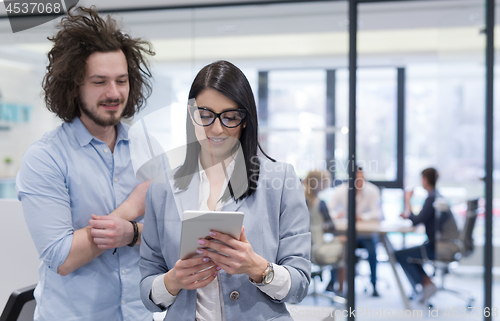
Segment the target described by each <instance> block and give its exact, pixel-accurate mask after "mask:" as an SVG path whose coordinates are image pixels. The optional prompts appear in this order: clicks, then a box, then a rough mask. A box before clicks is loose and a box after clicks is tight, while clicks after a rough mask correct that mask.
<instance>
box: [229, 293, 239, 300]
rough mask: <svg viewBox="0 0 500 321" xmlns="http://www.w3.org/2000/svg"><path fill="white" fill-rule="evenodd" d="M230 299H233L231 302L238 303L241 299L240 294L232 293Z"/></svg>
mask: <svg viewBox="0 0 500 321" xmlns="http://www.w3.org/2000/svg"><path fill="white" fill-rule="evenodd" d="M229 297H230V298H231V300H233V301H236V300H238V298H239V297H240V293H239V292H238V291H233V292H231V294H230V295H229Z"/></svg>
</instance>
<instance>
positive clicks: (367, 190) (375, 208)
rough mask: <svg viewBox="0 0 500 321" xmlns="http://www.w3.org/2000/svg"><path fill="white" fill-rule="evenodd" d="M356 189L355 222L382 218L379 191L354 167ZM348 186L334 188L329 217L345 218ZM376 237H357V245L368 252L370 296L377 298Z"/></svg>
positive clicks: (359, 168) (329, 206) (329, 204)
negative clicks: (371, 288) (371, 287)
mask: <svg viewBox="0 0 500 321" xmlns="http://www.w3.org/2000/svg"><path fill="white" fill-rule="evenodd" d="M354 185H355V189H356V220H359V221H379V220H380V219H381V217H382V211H381V208H380V190H379V188H378V187H377V186H375V185H374V184H372V183H370V182H368V181H366V180H365V177H364V174H363V168H362V167H361V166H356V180H355V182H354ZM348 191H349V184H348V182H345V183H343V184H342V185H340V186H337V187H335V191H334V193H333V195H332V197H331V199H330V200H329V202H328V204H327V205H328V209H329V211H330V215H331V216H332V218H334V219H338V218H344V217H346V210H347V199H348ZM377 242H378V237H377V235H359V236H358V237H357V243H358V244H357V245H358V247H360V248H365V249H366V250H367V251H368V263H369V264H370V273H371V276H370V281H371V283H372V285H373V292H372V296H374V297H378V296H379V293H378V291H377V287H376V284H377V252H376V248H375V246H376V244H377Z"/></svg>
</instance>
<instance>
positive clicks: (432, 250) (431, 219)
mask: <svg viewBox="0 0 500 321" xmlns="http://www.w3.org/2000/svg"><path fill="white" fill-rule="evenodd" d="M437 179H438V172H437V170H436V169H435V168H432V167H430V168H426V169H424V170H423V171H422V187H423V188H424V189H425V190H426V191H427V192H428V195H427V198H426V199H425V202H424V205H423V206H422V210H421V211H420V213H419V214H418V215H415V214H413V213H412V210H411V206H410V200H411V197H412V195H413V191H407V192H405V196H404V197H405V209H404V212H403V214H401V216H402V217H404V218H408V219H410V220H411V221H412V223H413V225H418V224H424V226H425V233H426V234H427V241H426V242H425V243H424V244H422V245H421V246H416V247H411V248H407V249H404V250H400V251H396V252H395V255H396V259H397V260H398V262H399V264H401V267H402V268H403V270H404V271H405V274H406V276H407V277H408V280H410V283H411V285H412V287H413V290H414V291H415V292H418V289H417V285H418V284H420V285H421V286H422V291H421V296H420V302H421V303H424V302H425V301H426V300H427V299H429V298H430V297H431V296H433V295H434V294H435V293H436V292H437V287H436V286H435V285H434V283H432V281H431V279H430V278H429V276H428V275H427V274H426V273H425V271H424V269H423V268H422V262H421V260H422V259H423V254H424V253H425V254H426V255H427V257H428V258H429V259H431V260H432V259H434V258H435V256H436V230H437V229H438V227H437V226H436V210H435V208H434V201H435V200H436V198H440V197H441V195H440V194H439V192H438V191H437V190H436V182H437ZM444 214H447V215H448V216H449V218H450V219H453V218H452V216H451V215H450V213H444ZM443 219H445V218H444V217H443ZM455 226H456V225H455ZM411 259H417V262H412V260H411ZM419 260H420V261H419Z"/></svg>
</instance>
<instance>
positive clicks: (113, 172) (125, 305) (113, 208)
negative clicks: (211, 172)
mask: <svg viewBox="0 0 500 321" xmlns="http://www.w3.org/2000/svg"><path fill="white" fill-rule="evenodd" d="M77 13H78V14H77ZM58 27H59V28H60V31H59V32H58V33H57V34H56V36H55V37H53V38H51V39H50V40H51V41H52V42H53V43H54V46H53V47H52V49H51V50H50V52H49V54H48V57H49V65H48V67H47V74H46V75H45V78H44V81H43V89H44V93H45V101H46V103H47V108H48V109H49V110H50V111H52V112H54V113H55V114H56V115H57V116H58V117H59V118H61V119H62V120H63V121H64V123H63V124H62V125H61V126H59V127H58V128H57V129H55V130H53V131H51V132H49V133H46V134H45V135H44V136H43V137H42V139H40V140H39V141H37V142H35V143H34V144H33V145H32V146H31V147H30V148H29V149H28V150H27V151H26V153H25V154H24V156H23V159H22V162H21V168H20V171H19V174H18V176H17V182H16V186H17V190H18V198H19V199H20V200H21V202H22V206H23V211H24V215H25V218H26V222H27V224H28V228H29V230H30V232H31V235H32V238H33V240H34V242H35V245H36V248H37V250H38V252H39V254H40V260H41V261H42V264H41V265H40V267H39V274H40V279H39V283H38V285H37V287H36V289H35V299H36V302H37V306H36V310H35V320H48V321H54V320H107V321H109V320H131V321H132V320H134V321H135V320H151V319H152V315H151V313H150V312H149V311H147V310H146V309H145V308H144V306H143V305H142V303H141V301H140V297H139V296H140V295H139V281H140V275H139V273H140V272H139V266H138V262H139V246H138V245H137V244H136V243H137V241H138V239H137V238H138V236H139V235H138V234H139V233H140V231H141V230H142V224H141V223H135V222H130V221H133V220H137V221H138V222H140V221H141V220H142V217H141V216H142V215H143V214H144V196H145V192H146V190H147V187H148V183H142V184H139V183H140V182H139V181H138V180H137V179H136V178H135V175H134V172H133V168H132V165H131V159H130V153H129V141H128V136H127V130H128V127H127V126H126V125H124V124H122V123H120V119H121V118H122V117H131V116H133V115H134V113H135V112H136V111H137V110H139V108H141V107H142V106H143V105H144V102H145V99H146V97H147V96H148V95H149V94H150V91H151V87H150V84H149V78H150V77H151V76H150V73H149V69H148V65H147V61H146V60H145V55H146V54H154V53H153V52H152V51H151V49H150V46H149V43H147V42H145V41H142V40H140V39H132V38H131V37H130V36H128V35H127V34H125V33H122V32H121V30H120V29H118V27H117V25H116V22H115V21H114V20H113V19H111V18H110V17H108V18H107V20H103V19H102V18H100V17H99V16H98V15H97V12H96V11H95V10H94V9H84V8H77V9H73V10H71V12H70V13H69V14H68V16H67V17H65V18H63V19H62V20H61V23H60V24H59V26H58ZM127 245H129V246H127Z"/></svg>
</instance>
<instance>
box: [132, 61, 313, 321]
mask: <svg viewBox="0 0 500 321" xmlns="http://www.w3.org/2000/svg"><path fill="white" fill-rule="evenodd" d="M189 99H190V101H189V102H190V103H189V105H190V106H188V116H187V120H186V125H187V139H188V147H187V152H186V158H185V161H184V164H183V165H182V166H180V167H179V168H178V169H177V170H176V172H175V174H174V176H173V178H174V184H173V186H171V185H170V183H169V182H168V181H167V182H166V183H161V182H158V183H157V182H156V181H153V183H152V184H151V186H150V188H149V190H148V193H147V194H146V214H145V219H144V233H143V235H142V237H143V242H142V244H141V256H142V260H141V262H140V266H141V272H142V276H143V280H142V281H141V295H142V299H143V302H144V304H145V305H146V307H147V308H148V309H150V310H151V311H161V310H165V309H168V310H167V314H166V320H181V319H182V320H270V319H273V320H292V318H291V316H290V314H289V313H288V311H287V309H286V306H285V304H284V302H299V301H301V300H302V299H303V298H304V297H305V296H306V294H307V289H308V285H309V281H310V264H311V263H310V261H309V253H310V250H311V243H310V242H311V239H310V233H309V214H308V211H307V207H306V203H305V197H304V192H303V189H302V187H301V184H300V181H299V180H298V178H297V176H296V175H295V172H294V170H293V168H292V167H291V166H290V165H287V164H283V163H279V162H273V161H271V160H269V159H268V158H258V157H257V148H258V146H259V144H258V140H257V137H258V130H257V110H256V106H255V101H254V96H253V93H252V91H251V88H250V84H249V83H248V80H247V79H246V77H245V76H244V74H243V73H242V72H241V70H239V69H238V68H237V67H236V66H234V65H233V64H231V63H229V62H227V61H217V62H214V63H212V64H210V65H207V66H205V67H204V68H203V69H202V70H201V71H200V72H199V73H198V75H197V76H196V78H195V80H194V82H193V84H192V86H191V90H190V93H189ZM189 142H194V143H189ZM240 144H241V145H240ZM240 146H241V148H239V147H240ZM261 151H262V150H261ZM264 155H265V154H264ZM226 173H227V174H226ZM227 179H229V180H230V184H231V185H229V184H228V183H227ZM242 187H244V188H242ZM176 200H177V201H178V202H179V203H180V207H181V208H182V209H183V210H205V211H211V210H221V209H223V210H224V211H241V212H243V213H244V214H245V216H244V221H243V226H244V230H242V232H241V235H240V238H239V240H236V239H232V238H231V237H229V236H228V235H225V234H222V233H219V232H216V233H214V234H212V235H211V237H213V238H215V239H218V240H221V241H223V242H225V243H227V244H228V245H230V246H231V247H232V248H229V247H227V246H225V245H222V244H218V243H215V242H213V241H209V240H200V242H199V243H200V247H201V246H206V247H209V248H212V249H215V250H218V251H219V252H222V253H224V254H226V255H227V257H226V256H223V255H221V254H217V253H214V252H211V251H208V250H199V251H200V252H199V254H201V255H202V256H201V257H198V258H190V259H184V260H179V245H180V237H181V235H180V234H181V233H180V230H181V221H180V214H182V213H178V210H177V205H176ZM207 236H208V235H207Z"/></svg>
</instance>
